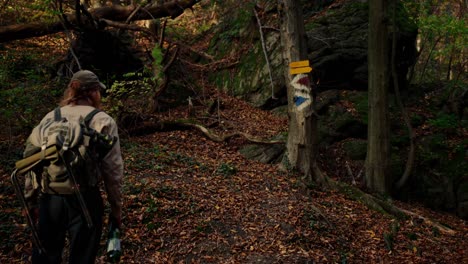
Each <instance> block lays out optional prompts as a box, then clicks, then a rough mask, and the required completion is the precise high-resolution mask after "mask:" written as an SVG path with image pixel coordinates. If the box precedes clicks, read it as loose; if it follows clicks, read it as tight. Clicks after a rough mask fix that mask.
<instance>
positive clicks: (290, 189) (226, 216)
mask: <svg viewBox="0 0 468 264" xmlns="http://www.w3.org/2000/svg"><path fill="white" fill-rule="evenodd" d="M220 96H222V98H221V101H222V102H223V103H224V108H223V110H222V112H223V113H222V116H223V121H224V122H222V124H224V125H223V126H221V125H219V126H218V127H217V128H215V129H213V131H215V132H216V133H229V132H232V130H233V129H236V130H237V131H243V132H246V133H249V134H252V135H255V136H257V137H260V136H261V137H264V138H265V139H267V138H270V137H272V136H273V135H276V134H278V133H280V132H284V131H285V130H286V127H287V124H286V120H284V118H280V117H277V116H273V115H272V114H271V113H269V112H265V111H261V110H258V109H254V108H252V107H250V106H249V105H248V104H246V103H245V102H242V101H240V100H237V99H234V98H230V97H228V96H225V95H220ZM185 114H186V110H185V109H181V110H180V111H172V114H171V118H173V119H174V120H175V119H178V118H181V117H184V115H185ZM166 118H167V115H166ZM229 124H230V125H229ZM245 144H247V142H246V141H245V140H244V139H242V138H232V139H230V140H229V141H227V142H224V143H217V142H213V141H211V140H209V139H207V138H206V137H205V136H204V135H203V134H202V133H201V132H199V131H196V130H185V131H170V132H158V133H153V134H149V135H145V136H140V137H131V138H126V139H124V140H123V142H122V147H123V155H124V159H125V164H126V171H125V182H124V194H125V198H124V208H125V216H124V221H123V222H124V230H123V232H124V233H123V236H122V243H123V244H122V246H123V249H124V252H125V254H124V256H123V258H122V262H123V263H312V262H316V263H338V262H341V263H345V262H349V263H467V260H468V257H467V251H466V248H467V242H466V239H467V231H468V228H467V225H466V223H465V222H464V221H462V220H460V219H458V218H456V217H454V216H451V215H448V214H444V213H437V212H433V211H430V210H427V209H425V208H423V207H420V206H418V205H413V204H402V203H398V205H399V206H400V207H402V208H405V209H407V210H411V211H413V212H415V213H417V214H419V215H422V216H424V217H426V218H430V219H433V220H435V221H438V222H441V223H443V224H445V225H447V226H449V227H451V228H452V229H454V230H455V233H454V234H445V233H441V232H438V231H437V230H436V229H434V228H433V227H431V226H428V225H426V224H425V223H424V222H423V221H421V220H420V219H419V218H417V217H414V218H411V219H408V220H406V221H400V222H399V225H398V228H397V229H396V231H395V232H394V233H393V235H392V236H391V239H390V240H392V243H391V244H390V242H389V234H391V230H392V226H396V225H395V223H394V222H395V220H393V219H392V218H390V217H389V216H385V215H382V214H380V213H378V212H375V211H372V210H370V209H368V208H367V207H366V206H364V205H363V204H361V203H359V202H357V201H355V200H353V199H351V198H349V197H348V196H346V195H345V194H342V193H338V192H336V191H332V190H320V189H317V188H312V189H310V190H309V191H308V193H306V192H304V191H303V190H302V188H301V187H300V186H302V185H301V184H300V180H299V179H300V177H297V175H294V174H292V173H287V172H283V171H281V170H279V169H278V168H277V166H275V165H270V164H262V163H259V162H256V161H251V160H246V159H245V158H244V157H242V156H241V155H240V154H239V151H238V150H239V148H240V147H241V146H243V145H245ZM327 174H328V175H331V176H333V175H334V172H333V171H327ZM1 190H2V193H1V195H0V209H1V215H0V216H1V219H2V222H1V228H0V237H2V243H1V244H0V249H1V251H0V262H1V263H28V259H29V258H30V249H31V242H30V240H29V234H30V233H29V230H27V228H26V227H25V224H24V219H23V218H22V217H21V214H20V211H19V206H18V203H17V202H16V198H15V197H14V192H13V189H12V188H11V184H10V183H9V179H8V174H7V173H6V172H2V181H1ZM12 201H13V203H12ZM385 238H387V239H385ZM391 246H393V247H391ZM104 247H105V237H104V236H103V238H102V241H101V250H100V253H99V258H98V263H105V257H104Z"/></svg>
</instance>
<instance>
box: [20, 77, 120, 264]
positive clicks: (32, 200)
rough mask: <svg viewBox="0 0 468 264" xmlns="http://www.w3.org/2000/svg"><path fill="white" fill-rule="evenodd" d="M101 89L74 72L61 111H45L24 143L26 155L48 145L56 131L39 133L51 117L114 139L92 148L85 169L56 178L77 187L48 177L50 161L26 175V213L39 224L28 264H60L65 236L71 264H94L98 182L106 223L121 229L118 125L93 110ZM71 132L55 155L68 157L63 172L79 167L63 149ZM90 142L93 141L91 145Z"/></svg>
mask: <svg viewBox="0 0 468 264" xmlns="http://www.w3.org/2000/svg"><path fill="white" fill-rule="evenodd" d="M103 88H105V86H104V84H102V83H101V82H100V81H99V79H98V77H97V76H96V75H95V74H94V73H93V72H91V71H87V70H80V71H78V72H76V73H75V74H74V75H73V77H72V79H71V81H70V83H69V85H68V87H67V89H66V90H65V92H64V96H63V99H62V101H61V103H60V107H58V108H56V109H55V110H54V111H51V112H49V113H48V114H47V115H46V116H45V117H44V118H43V119H42V121H41V123H40V124H39V125H38V126H37V127H36V128H34V130H33V131H32V133H31V135H30V136H29V138H28V140H27V142H26V149H25V151H24V156H25V157H27V156H30V155H31V154H34V153H38V152H39V151H44V149H45V146H46V143H47V142H48V141H50V140H51V139H50V134H51V133H53V132H54V131H52V132H48V135H49V138H48V137H47V136H48V135H42V134H43V133H44V131H47V129H48V127H47V126H46V125H44V124H47V121H49V123H50V120H54V118H55V119H57V118H59V119H60V120H61V121H63V122H71V121H72V120H80V121H83V122H86V123H87V124H86V125H87V126H88V127H89V130H90V131H95V132H96V133H99V135H106V138H112V139H113V140H111V141H113V142H112V143H111V144H110V145H107V149H106V148H105V147H101V146H98V147H95V148H93V150H94V151H95V152H99V153H98V154H96V156H93V158H91V159H90V160H87V161H85V162H81V164H84V165H83V166H84V167H86V172H81V171H79V170H74V169H73V173H71V172H67V173H65V174H62V175H67V176H60V177H68V176H70V177H71V180H72V183H75V185H72V188H70V190H67V188H65V187H64V185H65V183H68V182H69V181H70V179H68V180H66V181H64V180H62V181H61V180H56V179H53V177H50V175H53V174H54V167H53V165H54V163H53V162H50V165H49V168H45V167H44V168H41V171H38V172H36V173H28V174H26V184H25V198H26V201H27V203H28V205H29V208H30V214H31V215H32V216H33V220H34V221H35V222H37V227H38V228H37V233H38V234H37V235H38V237H39V240H40V244H41V248H42V249H43V250H40V249H38V247H37V246H35V248H34V249H33V256H32V262H33V263H34V264H36V263H48V264H50V263H62V254H63V251H64V247H65V237H66V236H67V235H68V239H69V263H94V261H95V259H96V255H97V251H98V248H99V242H100V238H101V234H102V229H103V216H104V204H103V200H102V197H101V192H100V184H101V183H102V182H103V183H104V187H105V190H106V192H107V200H108V202H109V204H110V208H111V213H110V216H109V222H110V225H113V226H115V227H117V228H119V229H120V226H121V219H122V216H121V215H122V197H121V185H122V177H123V161H122V155H121V152H120V145H119V140H118V131H117V125H116V122H115V121H114V119H113V118H112V117H110V116H109V115H108V114H106V113H105V112H103V111H99V110H96V109H99V108H100V104H101V94H100V89H103ZM90 113H93V114H92V115H91V114H90ZM89 116H91V117H89ZM83 119H84V120H83ZM86 119H90V120H86ZM58 123H60V122H58ZM50 130H52V129H50ZM50 130H49V131H50ZM69 134H71V135H69ZM72 134H73V133H68V134H67V136H65V139H64V140H63V141H64V142H62V143H63V145H61V147H60V148H61V152H59V153H61V154H60V155H62V156H60V157H65V156H66V158H64V160H71V161H70V162H64V163H65V164H66V167H65V169H66V170H68V169H70V171H71V170H72V169H71V167H72V166H73V165H74V164H75V163H79V162H76V161H77V160H78V159H77V156H80V157H81V155H74V156H72V158H68V157H69V156H70V154H69V153H71V152H69V151H67V149H68V145H70V146H72V145H73V143H69V142H67V138H68V139H69V138H73V135H72ZM39 137H40V138H41V140H42V142H43V143H42V144H43V145H42V146H41V143H40V142H38V141H39V140H38V139H37V138H39ZM68 141H70V140H68ZM91 144H92V142H91V143H89V145H91ZM41 147H42V148H41ZM86 153H88V152H86ZM74 162H75V163H74ZM57 164H59V165H56V168H55V170H62V171H63V170H64V169H63V166H62V167H61V166H60V163H57ZM93 166H94V168H93ZM90 171H91V173H89V172H90ZM57 175H58V173H57ZM84 175H86V177H85V176H84ZM60 177H59V176H57V177H56V178H60ZM83 178H85V179H83ZM34 218H35V219H34Z"/></svg>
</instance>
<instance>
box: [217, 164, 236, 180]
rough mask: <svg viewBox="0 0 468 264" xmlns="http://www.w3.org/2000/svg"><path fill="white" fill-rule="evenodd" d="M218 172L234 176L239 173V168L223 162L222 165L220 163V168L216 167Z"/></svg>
mask: <svg viewBox="0 0 468 264" xmlns="http://www.w3.org/2000/svg"><path fill="white" fill-rule="evenodd" d="M216 173H218V174H221V175H223V176H226V177H227V176H233V175H235V174H236V173H237V168H236V167H235V166H233V165H231V164H227V163H222V164H221V165H219V167H218V169H216Z"/></svg>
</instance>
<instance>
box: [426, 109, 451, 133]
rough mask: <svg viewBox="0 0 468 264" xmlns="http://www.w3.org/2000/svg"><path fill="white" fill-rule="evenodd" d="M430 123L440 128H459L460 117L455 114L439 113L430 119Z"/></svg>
mask: <svg viewBox="0 0 468 264" xmlns="http://www.w3.org/2000/svg"><path fill="white" fill-rule="evenodd" d="M428 123H429V124H431V125H432V126H434V127H436V128H440V129H450V128H457V126H458V119H457V117H456V116H455V115H454V114H446V113H439V114H438V115H437V117H435V118H433V119H429V120H428Z"/></svg>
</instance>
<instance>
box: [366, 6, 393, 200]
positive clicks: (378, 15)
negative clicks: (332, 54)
mask: <svg viewBox="0 0 468 264" xmlns="http://www.w3.org/2000/svg"><path fill="white" fill-rule="evenodd" d="M389 4H390V1H389V0H375V1H369V40H368V41H369V47H368V49H369V52H368V54H369V55H368V56H369V57H368V65H369V99H368V100H369V115H368V143H367V157H366V183H367V187H368V188H370V189H371V190H372V191H375V192H377V193H380V194H387V193H389V192H390V189H391V180H390V173H389V149H390V144H389V130H390V129H389V117H388V88H389V85H390V64H389V43H388V39H387V38H388V27H387V21H388V19H389V17H388V9H389V8H390V7H389Z"/></svg>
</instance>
